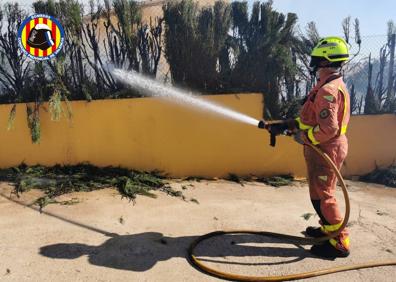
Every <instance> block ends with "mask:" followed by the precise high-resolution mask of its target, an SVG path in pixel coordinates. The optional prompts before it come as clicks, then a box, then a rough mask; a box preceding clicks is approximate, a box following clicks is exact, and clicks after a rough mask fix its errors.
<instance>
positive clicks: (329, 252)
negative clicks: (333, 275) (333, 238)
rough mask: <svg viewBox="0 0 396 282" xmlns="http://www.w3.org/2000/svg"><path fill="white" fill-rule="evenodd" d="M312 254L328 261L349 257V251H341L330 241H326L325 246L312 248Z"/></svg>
mask: <svg viewBox="0 0 396 282" xmlns="http://www.w3.org/2000/svg"><path fill="white" fill-rule="evenodd" d="M311 253H312V254H313V255H315V256H318V257H322V258H328V259H335V258H346V257H347V256H349V251H348V250H346V249H344V250H339V249H336V248H335V247H333V245H331V244H330V242H329V241H326V242H325V243H324V244H323V245H313V246H312V247H311Z"/></svg>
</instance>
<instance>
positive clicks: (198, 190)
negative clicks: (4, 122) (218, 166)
mask: <svg viewBox="0 0 396 282" xmlns="http://www.w3.org/2000/svg"><path fill="white" fill-rule="evenodd" d="M348 185H349V191H350V198H351V203H352V211H351V219H350V232H351V240H352V253H351V256H350V257H348V258H347V259H336V260H334V261H329V260H322V259H319V258H315V257H312V256H311V255H310V254H309V253H308V252H307V251H306V250H307V249H308V248H309V246H295V245H292V244H288V243H286V242H284V241H283V242H282V241H276V240H274V239H269V238H265V237H258V236H253V235H229V236H224V237H219V238H215V239H211V240H208V241H206V242H204V243H203V244H202V245H200V246H199V248H198V250H197V254H198V255H199V256H201V257H202V258H204V259H205V260H206V261H207V263H208V264H209V265H210V266H212V267H217V268H218V269H220V270H223V271H227V272H233V273H239V274H245V275H279V274H288V273H294V272H303V271H310V270H315V269H320V268H329V267H334V266H341V265H349V264H354V263H361V262H368V261H380V260H386V259H393V260H395V259H396V236H395V233H396V205H395V203H396V189H390V188H386V187H383V186H379V185H371V184H364V183H359V182H348ZM172 186H173V187H174V188H175V189H180V190H182V186H184V188H185V189H184V190H183V193H184V195H185V196H186V199H187V201H183V200H181V199H179V198H172V197H170V196H167V195H165V194H163V193H158V198H157V199H151V198H147V197H142V196H140V197H138V199H137V201H136V204H135V205H133V204H132V203H130V202H129V201H128V200H126V199H123V200H122V199H121V198H120V196H119V194H118V193H117V192H116V191H115V190H112V189H105V190H101V191H96V192H91V193H75V194H69V195H65V196H62V198H61V199H62V200H68V199H71V198H78V199H79V201H80V203H78V204H75V205H59V204H53V205H49V206H47V207H46V208H45V211H46V212H47V214H45V213H42V214H40V213H38V212H37V211H35V210H33V209H31V208H29V207H27V206H26V205H28V204H30V203H32V201H33V200H34V199H35V198H36V197H37V196H38V195H39V194H40V192H39V191H31V192H29V193H25V194H24V195H22V197H21V198H19V199H17V198H16V196H15V195H13V196H11V197H12V199H13V200H15V201H18V202H19V203H21V204H23V205H21V204H18V203H16V202H13V201H10V200H9V199H7V198H5V197H4V196H6V197H9V196H10V192H11V187H10V186H8V185H7V184H6V183H3V184H0V193H1V195H3V196H0V211H1V212H0V239H1V240H0V280H1V281H220V280H219V279H216V278H213V277H210V276H207V275H205V274H203V273H201V272H199V271H197V270H196V269H194V268H193V267H191V266H190V265H189V263H188V262H187V260H186V258H185V255H186V249H187V247H188V246H189V244H190V243H191V241H192V240H193V239H194V238H196V237H197V236H199V235H202V234H205V233H208V232H211V231H214V230H227V229H252V230H266V231H274V232H280V233H288V234H293V235H299V234H300V232H301V231H302V230H304V229H305V227H306V226H307V225H315V224H317V221H318V218H317V216H312V217H311V218H310V219H309V220H305V219H304V218H303V217H302V215H303V214H305V213H313V209H312V208H311V206H310V201H309V199H308V188H307V185H306V184H305V183H299V182H296V183H294V184H293V185H291V186H288V187H281V188H274V187H269V186H267V185H264V184H261V183H248V184H246V185H245V186H244V187H242V186H241V185H239V184H237V183H232V182H227V181H210V182H208V181H201V182H177V181H175V182H173V183H172ZM338 195H339V196H341V193H340V192H338ZM191 199H196V200H198V201H199V204H198V203H195V202H192V201H190V200H191ZM309 281H332V282H334V281H396V267H394V266H391V267H379V268H373V269H364V270H357V271H349V272H343V273H338V274H332V275H327V276H321V277H318V278H312V279H309Z"/></svg>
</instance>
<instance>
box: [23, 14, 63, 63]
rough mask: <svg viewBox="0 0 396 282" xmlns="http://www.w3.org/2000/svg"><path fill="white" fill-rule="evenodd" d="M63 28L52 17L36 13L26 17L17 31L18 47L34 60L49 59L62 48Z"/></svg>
mask: <svg viewBox="0 0 396 282" xmlns="http://www.w3.org/2000/svg"><path fill="white" fill-rule="evenodd" d="M63 41H64V30H63V27H62V25H61V24H60V23H59V21H58V20H57V19H55V18H54V17H51V16H48V15H44V14H36V15H32V16H30V17H28V18H27V19H26V20H25V21H24V22H23V23H22V24H21V26H20V28H19V31H18V44H19V48H21V50H22V51H23V52H24V53H25V54H26V55H27V56H28V57H29V58H32V59H35V60H49V59H52V58H53V57H55V56H56V55H57V54H58V53H59V51H60V50H61V49H62V45H63Z"/></svg>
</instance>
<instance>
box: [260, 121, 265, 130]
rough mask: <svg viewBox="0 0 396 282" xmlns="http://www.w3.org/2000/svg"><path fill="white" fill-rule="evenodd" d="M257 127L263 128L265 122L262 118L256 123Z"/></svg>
mask: <svg viewBox="0 0 396 282" xmlns="http://www.w3.org/2000/svg"><path fill="white" fill-rule="evenodd" d="M258 128H261V129H264V128H265V122H264V120H260V121H259V123H258Z"/></svg>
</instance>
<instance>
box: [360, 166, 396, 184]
mask: <svg viewBox="0 0 396 282" xmlns="http://www.w3.org/2000/svg"><path fill="white" fill-rule="evenodd" d="M360 180H361V181H365V182H372V183H378V184H383V185H386V186H389V187H395V188H396V165H391V166H390V167H388V168H382V169H381V168H376V169H375V170H373V171H372V172H370V173H368V174H366V175H363V176H361V177H360Z"/></svg>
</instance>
